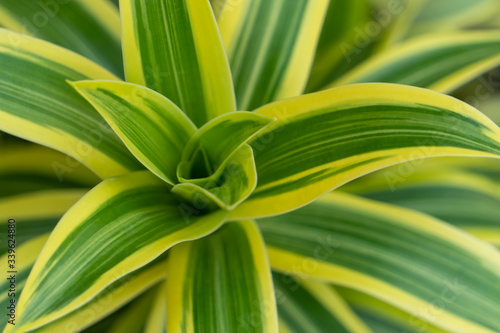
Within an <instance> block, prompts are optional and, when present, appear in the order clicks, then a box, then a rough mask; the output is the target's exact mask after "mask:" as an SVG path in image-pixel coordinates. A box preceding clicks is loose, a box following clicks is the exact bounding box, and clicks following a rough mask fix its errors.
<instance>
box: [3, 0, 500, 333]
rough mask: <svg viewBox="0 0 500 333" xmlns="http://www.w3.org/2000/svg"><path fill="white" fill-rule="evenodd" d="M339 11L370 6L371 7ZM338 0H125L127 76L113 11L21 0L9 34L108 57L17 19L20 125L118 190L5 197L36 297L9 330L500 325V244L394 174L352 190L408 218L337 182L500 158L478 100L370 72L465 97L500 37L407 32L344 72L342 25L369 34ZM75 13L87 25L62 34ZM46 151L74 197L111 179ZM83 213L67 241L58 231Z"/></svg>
mask: <svg viewBox="0 0 500 333" xmlns="http://www.w3.org/2000/svg"><path fill="white" fill-rule="evenodd" d="M338 3H341V4H342V6H344V7H343V8H348V9H347V11H348V13H351V12H353V13H354V12H355V10H359V3H361V2H357V1H339V2H338ZM338 3H337V2H332V4H329V2H328V1H325V0H309V1H307V0H301V1H293V2H292V1H284V0H272V1H259V0H254V1H251V0H239V1H219V2H217V1H215V2H214V4H213V8H214V11H212V8H211V6H210V3H209V2H208V0H121V1H120V9H119V10H120V20H121V37H122V38H121V44H122V51H123V66H122V64H121V60H120V59H121V58H120V57H119V56H118V54H117V53H116V48H118V46H117V40H118V41H119V39H118V38H117V37H116V34H117V30H119V29H117V28H116V24H114V23H117V22H118V14H117V12H116V9H115V8H113V7H112V5H111V4H110V3H107V2H105V1H94V2H91V1H74V2H64V3H63V2H58V1H52V2H43V1H35V2H33V1H27V0H26V1H6V2H5V3H2V4H0V9H1V10H0V20H1V19H3V24H4V25H5V26H7V27H10V28H12V29H15V30H21V31H22V30H23V28H24V30H26V29H28V30H29V29H30V28H31V31H23V32H25V33H26V32H27V33H31V34H34V35H38V36H39V37H41V38H45V39H48V40H51V41H53V42H56V43H58V44H62V45H65V46H66V47H67V48H70V49H72V50H75V51H77V52H79V53H81V54H83V55H85V56H86V57H87V58H90V59H92V60H89V59H87V58H85V57H83V56H81V55H78V54H77V53H73V52H72V51H69V50H68V49H65V48H62V47H59V46H56V45H54V44H51V43H48V42H46V41H42V40H40V39H37V38H33V37H28V36H26V35H22V34H19V33H17V32H13V31H11V30H6V29H2V30H0V130H2V131H4V132H7V133H10V134H12V135H15V136H19V137H21V138H24V139H27V140H30V141H33V142H35V143H38V144H41V145H45V146H48V147H51V148H54V149H56V150H59V151H61V152H63V153H65V154H67V155H68V156H70V157H73V158H75V159H77V160H79V161H81V162H83V163H84V164H85V165H86V166H88V167H89V168H90V169H91V170H93V171H94V172H95V174H96V175H98V177H99V178H100V179H101V180H102V181H101V182H100V183H99V184H98V185H96V186H95V187H94V188H93V189H91V190H90V191H89V192H88V193H86V194H85V195H83V194H84V193H85V190H82V189H74V188H73V189H65V190H63V189H61V190H59V191H56V190H54V191H51V192H43V198H40V197H38V196H37V195H38V194H37V193H29V194H27V195H23V196H20V197H13V198H8V199H6V200H3V201H0V208H1V209H2V211H1V213H0V214H3V215H2V216H4V215H5V216H6V218H5V219H7V216H8V217H11V218H15V219H17V220H18V221H19V222H18V226H19V239H18V243H17V244H19V245H18V247H16V249H15V251H16V252H15V253H16V255H17V258H18V259H17V260H18V263H17V265H18V266H17V267H15V269H16V270H17V272H18V273H17V274H18V275H17V280H18V284H17V294H19V291H20V290H21V289H22V290H23V291H22V295H21V297H20V298H19V299H17V298H14V299H15V300H16V301H15V305H16V306H15V315H14V316H13V317H9V316H7V319H9V320H11V321H12V322H11V323H7V324H6V326H5V330H4V332H5V333H7V332H27V331H33V330H34V331H36V332H77V331H81V330H82V329H84V328H86V327H88V326H89V325H92V324H94V323H96V322H99V320H101V319H103V318H104V317H106V316H108V315H110V314H111V313H115V317H113V316H111V317H109V318H111V319H110V320H109V321H103V322H101V323H100V324H99V323H98V324H96V326H94V327H93V330H94V331H96V332H108V331H109V332H129V331H136V332H137V331H141V330H144V331H147V332H164V331H165V329H166V330H167V331H168V332H278V330H279V329H281V330H282V331H285V332H286V331H291V332H316V331H318V332H320V331H324V332H331V331H335V332H337V331H338V332H344V331H345V332H356V333H358V332H370V331H371V329H370V328H369V326H367V323H370V321H369V319H370V316H371V318H373V317H374V316H378V317H380V318H385V319H386V320H387V321H391V320H392V321H393V322H398V321H404V320H406V316H407V315H406V314H405V313H409V314H411V316H412V317H411V323H410V325H407V326H409V327H411V328H413V329H414V330H415V331H422V330H425V329H428V330H432V331H434V332H439V331H441V330H445V331H451V332H496V331H499V330H500V321H499V319H498V318H499V316H498V314H499V313H498V309H499V308H500V287H499V286H500V284H499V281H500V270H499V268H498V267H500V265H499V264H500V254H499V253H498V251H497V250H496V249H494V248H493V247H491V246H490V245H488V244H487V243H486V242H483V241H481V240H479V239H477V238H475V237H473V236H471V235H470V234H468V233H465V232H463V231H462V230H460V228H463V229H466V227H467V226H464V225H463V223H462V224H461V223H460V222H456V221H454V220H453V214H452V212H451V211H446V212H442V211H438V212H434V211H432V209H430V210H429V209H427V210H426V209H419V207H418V205H417V206H416V205H415V204H412V203H408V202H398V200H395V198H394V197H393V198H392V199H391V198H390V196H389V198H387V193H386V196H384V195H383V194H384V193H383V191H382V190H380V191H379V192H377V193H378V196H377V195H375V194H373V193H372V192H371V191H373V190H374V189H377V184H370V185H369V187H366V188H363V187H362V188H361V189H359V188H356V186H352V192H353V193H357V194H361V195H362V196H365V197H369V198H372V199H378V200H381V201H387V202H389V203H391V204H399V205H402V206H405V207H407V208H399V207H397V206H395V205H391V204H388V203H379V202H375V201H372V200H368V199H365V198H361V197H358V196H356V195H353V194H345V193H340V192H337V191H335V192H332V193H330V192H331V191H332V190H334V189H335V188H337V187H339V186H340V185H342V184H344V183H346V182H349V181H351V180H353V179H355V178H358V177H360V176H362V175H365V174H367V173H370V172H372V171H375V170H378V169H380V168H384V167H387V166H390V165H393V164H396V163H401V162H404V161H408V160H413V159H416V158H421V157H430V156H447V155H459V156H476V157H500V129H499V128H498V127H497V126H496V125H495V124H494V123H493V122H492V121H491V120H489V119H488V118H487V117H485V116H484V115H483V114H481V113H480V112H479V111H477V110H476V109H474V108H473V107H471V106H469V105H467V104H465V103H463V102H461V101H459V100H457V99H454V98H452V97H449V96H446V95H444V94H441V93H439V92H436V91H432V90H427V89H423V88H419V87H412V86H408V85H400V84H390V83H362V82H374V81H381V82H395V83H405V84H414V85H416V86H420V87H426V88H432V89H434V90H437V91H441V92H449V91H451V90H452V89H454V88H456V87H457V86H459V85H461V84H463V83H465V82H466V81H467V80H468V79H470V78H472V77H474V76H477V75H478V74H479V73H481V72H484V71H485V70H487V69H489V68H492V67H495V66H496V65H498V63H500V59H499V57H498V54H499V52H500V37H499V34H498V32H497V31H488V32H484V31H482V32H456V33H454V34H453V35H452V36H451V37H450V35H447V36H446V37H433V38H430V39H429V37H426V38H423V39H418V40H416V41H410V42H404V43H402V44H401V46H398V47H395V48H394V49H389V50H388V51H386V52H381V53H380V54H379V55H377V56H376V57H374V58H373V59H369V60H367V61H366V63H365V64H363V65H362V66H359V67H357V68H356V69H354V70H352V71H350V73H349V74H347V75H345V76H340V75H339V73H341V72H342V71H344V69H343V68H340V67H339V63H343V61H340V62H339V61H336V59H337V60H338V55H339V53H338V52H339V49H338V48H335V46H338V45H340V44H341V43H346V41H347V40H350V39H351V38H353V36H347V34H345V33H343V34H335V33H334V32H335V31H337V30H335V29H336V28H338V31H345V28H346V27H347V28H349V27H352V22H351V21H349V20H341V19H340V18H341V16H342V15H339V7H336V6H337V5H339V4H338ZM355 3H356V4H355ZM44 6H45V7H44ZM349 6H352V8H351V7H349ZM34 8H35V9H36V8H38V10H40V8H42V9H43V8H45V9H47V8H49V9H48V10H49V12H47V11H45V13H46V16H47V17H49V16H50V15H48V14H47V13H52V14H54V15H55V14H56V13H55V11H58V12H59V11H60V16H58V17H59V18H58V20H56V21H55V23H54V24H53V25H51V23H49V22H48V23H47V24H45V25H38V24H37V23H36V22H39V21H33V22H31V23H30V24H31V25H29V26H26V25H25V26H23V25H22V24H21V23H22V22H23V18H26V13H29V14H30V15H33V14H32V13H35V14H38V15H39V16H40V15H41V14H40V13H43V12H40V11H38V12H37V11H36V10H34ZM214 12H215V15H214ZM61 13H63V14H64V13H66V14H64V15H63V14H61ZM23 15H24V16H23ZM65 15H66V16H65ZM360 17H364V16H363V15H361V16H360ZM402 17H403V18H405V17H406V16H402ZM33 18H35V16H33ZM115 19H116V22H114V21H113V20H115ZM38 20H40V19H38ZM65 20H66V21H65ZM28 22H30V21H28ZM68 22H69V23H71V24H73V25H74V27H73V28H74V30H68V31H66V30H65V29H59V30H58V28H61V27H67V26H68V24H69V23H68ZM323 22H326V23H325V26H324V27H323ZM363 22H364V21H363ZM368 22H370V21H368ZM358 23H359V22H358ZM396 23H397V24H396V25H395V27H399V26H400V25H401V23H400V22H396ZM58 24H59V25H58ZM71 24H70V25H71ZM336 24H338V26H336ZM89 27H92V29H91V30H92V32H93V33H88V31H87V30H86V29H90V28H89ZM118 27H119V25H118ZM394 29H395V28H394V27H392V29H389V30H388V31H391V30H394ZM75 31H76V32H78V33H79V34H81V36H79V37H78V38H76V37H75V36H74V35H75V33H74V32H75ZM77 35H78V34H77ZM391 38H392V37H390V36H388V35H384V37H383V38H382V37H381V38H380V40H386V41H387V40H388V39H391ZM354 39H356V36H354ZM118 45H119V43H118ZM356 47H360V46H359V45H358V46H356ZM365 48H368V49H371V46H368V45H367V46H364V47H362V48H361V47H360V49H359V50H356V49H355V50H354V53H349V54H348V55H347V56H351V55H352V56H354V55H356V54H359V53H361V52H364V51H366V50H365ZM316 49H317V53H316V54H315V50H316ZM340 50H341V51H340V52H343V51H342V49H340ZM357 51H359V52H357ZM344 56H346V54H344ZM329 57H331V58H332V61H331V62H328V61H327V60H328V59H329ZM344 60H345V59H344ZM94 61H95V62H94ZM313 62H314V66H313ZM312 66H313V69H312V74H313V75H310V72H311V67H312ZM106 68H107V69H106ZM122 68H123V70H122ZM122 72H123V73H122ZM113 73H114V74H113ZM123 74H124V77H123V78H122V75H123ZM308 82H309V83H308ZM347 83H357V84H353V85H345V84H347ZM330 86H332V87H333V88H330ZM334 86H335V87H334ZM306 87H307V91H308V93H307V94H303V93H304V91H305V90H306ZM319 90H321V91H319ZM302 94H303V95H302ZM30 149H32V148H30ZM6 154H7V155H6V156H10V157H12V158H13V156H14V155H15V154H16V151H10V152H7V153H6ZM34 154H35V155H33V156H34V157H33V158H34V159H36V161H38V163H40V164H41V165H42V164H43V165H46V164H47V163H49V164H50V165H51V166H52V167H56V168H57V170H58V171H59V173H60V175H62V176H64V177H66V178H69V179H66V180H65V182H64V184H66V186H68V187H70V188H71V187H85V186H88V185H90V184H94V183H95V182H96V180H95V178H96V177H95V176H94V175H92V174H91V173H89V172H88V171H87V170H86V169H85V168H82V167H81V166H79V165H78V164H75V162H74V160H72V159H70V158H69V157H64V156H61V155H57V154H56V153H55V152H49V151H43V150H41V151H39V150H36V151H35V152H34ZM36 154H38V155H36ZM3 162H4V163H5V164H6V165H7V168H8V163H9V162H8V160H7V159H5V160H4V161H3ZM27 164H28V163H26V165H24V164H23V165H21V164H15V165H16V166H17V167H18V168H19V169H23V168H29V166H28V165H27ZM21 171H22V170H21ZM21 171H20V172H21ZM456 172H457V175H458V176H456V177H455V178H453V176H452V174H451V172H450V173H445V174H442V175H439V174H438V176H442V177H443V181H444V182H445V184H444V185H443V186H445V185H446V186H448V189H449V191H451V192H453V188H454V187H453V186H452V185H453V184H455V183H453V182H452V180H453V179H457V178H460V177H465V178H466V179H467V181H468V183H467V184H469V185H470V184H476V185H477V186H476V187H475V188H474V189H475V190H476V192H478V193H482V194H485V193H487V194H489V198H490V199H491V200H492V201H494V202H495V203H498V195H497V194H494V193H495V190H494V189H495V188H498V186H497V184H492V182H489V183H488V184H487V185H486V183H487V181H485V180H484V182H476V183H475V182H474V176H472V175H468V176H464V175H463V174H462V173H461V172H460V171H456ZM438 176H436V175H434V174H433V175H432V176H429V179H431V180H435V179H437V178H439V177H438ZM447 176H449V177H447ZM467 177H469V178H467ZM415 178H418V179H419V180H421V179H427V178H425V177H423V176H422V177H420V178H419V177H417V176H415ZM465 178H464V179H465ZM446 181H448V182H446ZM482 181H483V180H482ZM479 183H480V184H479ZM365 185H366V186H368V185H367V184H365ZM455 185H456V184H455ZM363 186H364V185H363ZM495 186H496V187H495ZM471 187H473V186H472V185H471V186H469V187H467V186H464V187H463V188H462V189H463V190H464V191H465V190H471ZM450 188H451V189H450ZM403 190H404V189H403ZM416 190H418V189H416ZM424 190H425V191H428V192H427V193H433V191H435V188H432V187H426V188H425V189H424ZM2 191H4V189H2ZM417 192H418V191H417ZM1 193H2V192H0V194H1ZM391 193H392V192H391ZM398 193H399V192H398ZM418 193H422V192H418ZM424 193H426V192H424ZM453 193H457V192H456V191H455V192H453ZM82 195H83V197H82ZM495 195H496V196H495ZM320 197H321V198H320ZM408 197H409V198H410V197H411V196H408ZM384 198H385V199H384ZM495 200H496V201H495ZM75 202H76V203H75ZM73 204H74V205H73ZM441 204H442V207H450V206H449V203H448V205H446V203H441ZM464 205H465V203H464ZM489 207H490V206H489ZM26 209H27V210H28V212H26ZM411 209H419V210H423V211H424V212H425V213H428V214H432V215H438V217H440V218H442V219H445V220H449V222H451V223H450V224H448V223H445V222H443V221H440V220H438V219H436V218H434V217H430V216H429V215H424V214H422V213H417V212H416V211H414V210H411ZM4 212H5V213H4ZM63 213H64V216H63V217H62V218H61V219H60V221H59V222H58V223H57V226H55V228H54V230H53V231H52V232H51V233H50V236H49V234H43V235H39V234H37V231H36V230H37V229H36V228H41V229H43V228H44V224H43V223H44V221H43V219H44V218H45V219H49V218H50V217H53V216H61V215H62V214H63ZM30 214H31V215H30ZM440 214H441V215H440ZM488 216H489V217H490V218H491V216H493V213H490V215H488ZM37 219H38V221H37V224H36V225H33V224H34V223H32V224H31V225H30V221H34V220H37ZM49 224H50V223H49ZM484 225H486V226H487V225H488V223H487V222H484ZM473 226H474V224H473ZM51 227H52V225H50V226H49V228H51ZM21 229H22V230H24V231H23V232H21ZM44 230H45V229H44ZM476 235H479V236H480V235H481V233H480V232H478V233H477V234H476ZM484 239H485V240H488V239H487V237H484ZM2 250H3V249H2ZM3 251H4V253H5V252H6V251H5V250H3ZM9 254H11V253H5V255H4V258H2V265H4V264H5V263H6V262H7V256H8V255H9ZM4 259H5V260H4ZM28 275H29V276H28ZM332 284H334V285H336V286H337V287H333V286H332ZM2 288H7V289H8V288H9V285H7V284H6V285H5V286H4V285H2ZM2 290H4V289H2ZM5 295H7V293H6V292H5V293H3V294H2V296H1V297H4V298H2V302H3V303H2V304H5V305H6V306H2V308H3V309H5V308H6V307H8V306H9V304H10V303H9V302H10V299H9V298H8V297H7V296H5ZM138 295H140V296H138ZM9 297H10V296H9ZM16 297H17V296H16ZM127 303H128V305H127V306H125V307H122V306H123V305H124V304H127ZM353 309H354V310H356V312H354V311H353ZM9 311H10V310H9ZM362 314H364V315H362ZM360 316H361V317H360ZM360 318H363V320H362V319H360ZM401 318H403V319H401ZM113 319H114V321H113ZM14 324H15V325H14ZM99 325H101V326H99ZM375 326H376V325H375Z"/></svg>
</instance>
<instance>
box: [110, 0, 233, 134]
mask: <svg viewBox="0 0 500 333" xmlns="http://www.w3.org/2000/svg"><path fill="white" fill-rule="evenodd" d="M120 14H121V19H122V29H123V41H122V42H123V55H124V62H125V76H126V79H127V81H128V82H132V83H137V84H141V85H145V86H147V87H149V88H151V89H153V90H156V91H157V92H159V93H161V94H163V95H164V96H166V97H167V98H168V99H170V100H171V101H172V102H174V103H175V104H176V105H177V106H179V107H180V108H181V109H182V111H184V112H185V113H186V114H187V115H188V116H189V118H191V120H192V121H193V122H194V123H195V124H196V125H197V126H201V125H203V124H204V123H206V122H207V121H208V120H210V119H212V118H214V117H216V116H218V115H220V114H223V113H226V112H232V111H236V106H235V99H234V90H233V85H232V80H231V72H230V69H229V64H228V62H227V58H226V54H225V51H224V46H223V44H222V40H221V37H220V34H219V31H218V29H217V24H216V22H215V18H214V17H213V14H212V12H211V8H210V4H209V1H208V0H170V1H165V0H121V1H120Z"/></svg>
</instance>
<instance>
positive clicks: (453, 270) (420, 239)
mask: <svg viewBox="0 0 500 333" xmlns="http://www.w3.org/2000/svg"><path fill="white" fill-rule="evenodd" d="M259 227H260V229H261V231H262V233H263V236H264V240H265V242H266V245H267V246H268V253H269V258H270V260H271V265H272V267H273V269H276V270H278V271H282V272H285V273H286V274H289V275H292V276H298V277H300V278H303V279H305V278H315V279H320V280H323V281H328V282H331V283H335V284H338V285H342V286H345V287H349V288H352V289H356V290H358V291H361V292H363V293H366V294H368V295H371V296H373V297H376V298H378V299H380V300H382V301H384V302H386V303H389V304H391V305H393V306H395V307H397V308H400V309H402V310H403V311H406V312H408V313H409V314H410V315H412V316H415V317H417V318H420V319H422V320H423V321H425V322H429V323H431V324H433V325H436V326H437V327H440V328H442V329H444V330H445V331H451V332H464V333H465V332H477V333H483V332H484V333H486V332H488V333H493V332H498V331H499V329H500V320H499V316H498V314H499V309H500V304H499V302H500V283H499V281H500V269H499V267H500V266H499V264H500V253H499V252H498V251H497V250H496V249H495V248H493V247H491V246H490V245H488V244H486V243H483V242H481V241H479V240H477V239H476V238H475V237H472V236H470V235H469V234H467V233H465V232H463V231H461V230H459V229H457V228H455V227H453V226H451V225H449V224H447V223H444V222H441V221H439V220H437V219H434V218H431V217H429V216H427V215H424V214H421V213H417V212H414V211H411V210H408V209H403V208H399V207H397V206H391V205H387V204H382V203H377V202H374V201H370V200H367V199H361V198H356V197H354V196H350V195H347V194H342V193H336V192H333V193H331V194H329V195H327V196H324V197H323V198H322V199H319V200H318V201H316V202H315V203H313V204H311V205H309V206H307V207H305V208H302V209H299V210H297V211H294V212H293V213H290V214H286V215H282V216H278V217H272V218H267V219H263V220H260V221H259Z"/></svg>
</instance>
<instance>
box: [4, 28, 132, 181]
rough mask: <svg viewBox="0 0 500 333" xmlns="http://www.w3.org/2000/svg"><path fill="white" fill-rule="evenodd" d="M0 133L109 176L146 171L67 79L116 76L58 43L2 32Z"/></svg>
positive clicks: (111, 78)
mask: <svg viewBox="0 0 500 333" xmlns="http://www.w3.org/2000/svg"><path fill="white" fill-rule="evenodd" d="M0 64H1V66H0V91H1V93H0V119H1V121H0V130H1V131H4V132H6V133H9V134H12V135H16V136H19V137H21V138H23V139H26V140H30V141H34V142H36V143H39V144H42V145H45V146H48V147H51V148H54V149H56V150H59V151H62V152H64V153H66V154H68V155H70V156H72V157H74V158H76V159H77V160H79V161H82V162H83V163H84V164H86V165H87V166H88V167H89V168H91V169H92V170H94V171H95V172H96V173H97V174H98V175H99V176H101V177H103V178H107V177H110V176H113V175H117V174H123V173H126V172H129V171H131V170H137V169H139V168H141V166H140V163H138V162H137V161H136V160H135V158H134V157H133V156H132V155H131V154H130V153H129V152H128V150H127V148H126V147H125V146H124V145H123V143H122V142H121V141H120V139H119V138H118V137H117V136H116V135H115V134H114V133H113V132H112V131H111V129H110V128H109V126H108V125H107V124H106V123H105V121H104V119H102V117H101V116H100V115H99V113H98V112H97V111H95V110H94V109H93V108H92V107H91V106H90V105H89V104H88V103H87V102H86V101H85V99H84V98H83V97H81V96H79V95H78V93H77V92H76V91H74V90H73V88H71V87H70V86H69V85H68V84H67V83H66V80H87V79H109V80H115V79H116V78H115V77H114V76H113V75H112V74H110V73H109V72H107V71H106V70H105V69H103V68H101V67H99V66H97V65H96V64H94V63H92V62H91V61H89V60H87V59H85V58H83V57H81V56H79V55H77V54H76V53H72V52H70V51H68V50H65V49H63V48H60V47H58V46H55V45H53V44H50V43H47V42H44V41H42V40H38V39H35V38H32V37H28V36H24V35H21V34H18V33H15V32H12V31H9V30H5V29H0Z"/></svg>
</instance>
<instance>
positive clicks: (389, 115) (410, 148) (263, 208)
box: [232, 83, 500, 219]
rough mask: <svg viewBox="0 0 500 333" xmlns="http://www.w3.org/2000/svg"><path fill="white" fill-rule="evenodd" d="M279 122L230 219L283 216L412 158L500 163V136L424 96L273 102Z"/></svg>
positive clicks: (375, 88) (334, 92) (485, 122)
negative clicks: (251, 185)
mask: <svg viewBox="0 0 500 333" xmlns="http://www.w3.org/2000/svg"><path fill="white" fill-rule="evenodd" d="M257 113H259V114H263V115H266V116H268V117H278V121H277V122H276V123H275V124H274V125H273V126H272V127H271V128H270V129H269V130H267V131H265V132H263V133H262V134H260V135H259V136H257V137H255V138H254V139H253V140H252V142H251V143H250V145H251V146H252V148H253V150H254V154H255V164H256V166H257V175H258V184H257V188H256V189H255V191H254V192H253V193H252V195H251V196H250V197H249V198H248V199H247V200H246V201H245V202H243V203H242V204H241V205H240V206H238V207H237V208H236V209H235V210H234V211H233V212H232V217H233V218H235V219H236V218H237V219H240V218H245V217H251V216H253V217H258V216H266V215H271V214H278V213H283V212H286V211H289V210H292V209H295V208H297V207H301V206H303V205H305V204H307V203H309V202H311V201H313V200H314V199H316V198H317V197H319V196H321V195H323V194H325V193H327V192H329V191H331V190H332V189H334V188H336V187H338V186H340V185H342V184H344V183H346V182H348V181H350V180H353V179H355V178H358V177H360V176H362V175H364V174H367V173H369V172H372V171H375V170H378V169H380V168H383V167H387V166H390V165H393V164H396V163H401V162H404V161H408V160H413V159H416V158H423V157H429V156H443V155H460V156H462V155H463V156H487V157H500V129H499V128H498V127H497V126H496V125H495V124H494V123H492V122H491V120H489V119H488V118H486V117H485V116H483V115H482V114H481V113H480V112H479V111H477V110H475V109H474V108H472V107H470V106H468V105H467V104H465V103H463V102H460V101H458V100H456V99H453V98H451V97H448V96H445V95H442V94H438V93H435V92H432V91H429V90H425V89H420V88H414V87H407V86H400V85H391V84H382V83H377V84H359V85H351V86H346V87H340V88H336V89H331V90H328V91H324V92H320V93H315V94H309V95H305V96H301V97H298V98H294V99H289V100H287V101H282V102H276V103H273V104H270V105H268V106H265V107H263V108H261V109H259V110H258V111H257Z"/></svg>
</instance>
